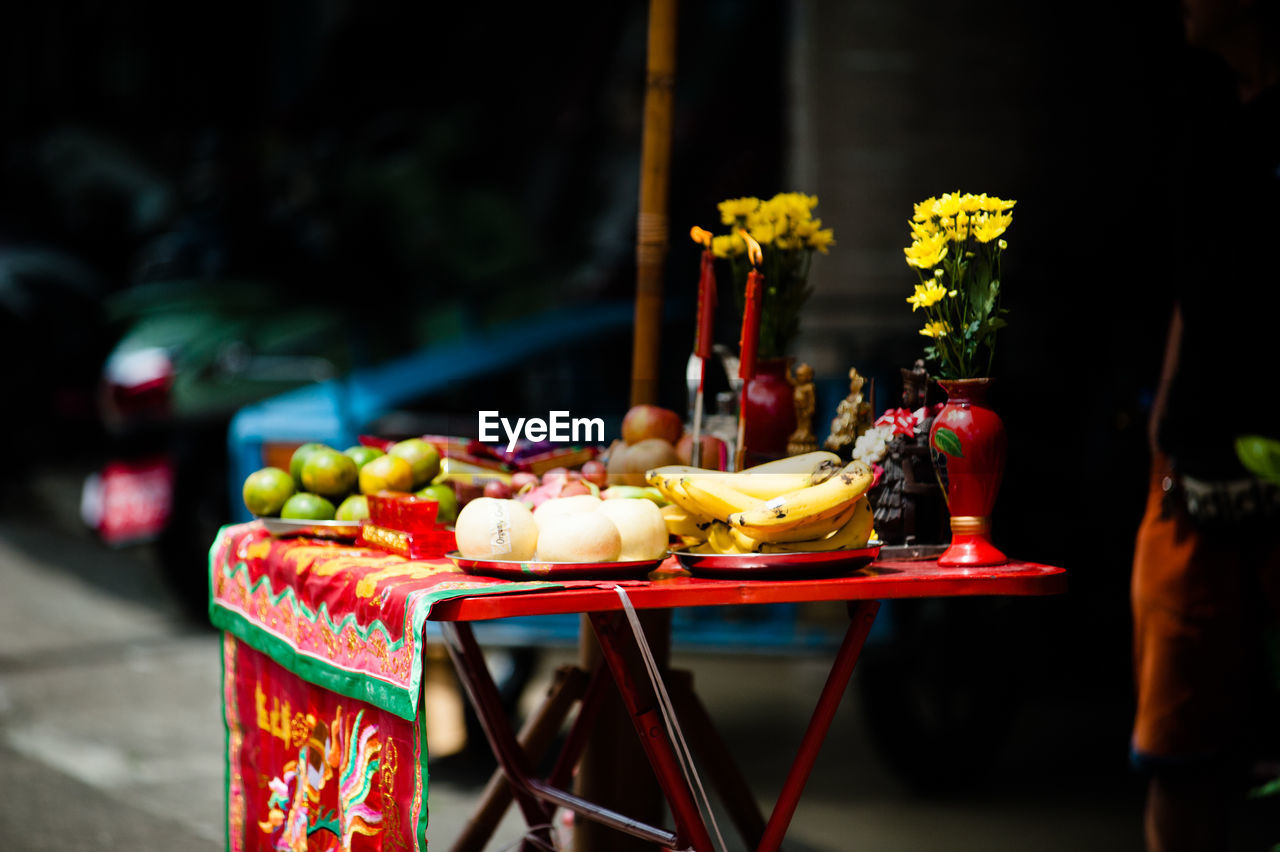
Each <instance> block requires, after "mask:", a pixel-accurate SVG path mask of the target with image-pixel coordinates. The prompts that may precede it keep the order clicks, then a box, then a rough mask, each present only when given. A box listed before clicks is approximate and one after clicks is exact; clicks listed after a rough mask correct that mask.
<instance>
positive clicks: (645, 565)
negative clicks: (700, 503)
mask: <svg viewBox="0 0 1280 852" xmlns="http://www.w3.org/2000/svg"><path fill="white" fill-rule="evenodd" d="M445 555H446V556H448V557H449V558H450V559H452V560H453V561H454V563H455V564H456V565H457V566H458V567H459V568H461V569H462V570H463V571H466V572H467V573H469V574H484V575H487V576H489V577H503V578H505V579H509V580H596V579H616V578H619V577H628V578H635V577H639V578H643V577H647V576H648V574H649V572H650V571H652V570H653V569H654V568H657V567H658V566H659V565H661V564H662V561H663V560H664V559H666V558H667V554H665V553H664V554H662V556H661V557H659V558H658V559H641V560H637V561H633V562H538V561H536V560H532V561H529V562H515V561H513V560H506V559H468V558H466V557H465V556H463V555H462V554H461V553H459V552H458V551H456V550H455V551H453V552H452V553H447V554H445Z"/></svg>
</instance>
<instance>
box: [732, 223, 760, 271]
mask: <svg viewBox="0 0 1280 852" xmlns="http://www.w3.org/2000/svg"><path fill="white" fill-rule="evenodd" d="M738 234H739V235H740V236H741V237H742V238H743V239H744V240H746V241H747V257H748V258H749V259H750V260H751V265H752V266H759V265H760V264H762V263H764V251H763V250H762V249H761V248H760V244H759V243H758V242H756V241H755V240H753V239H751V235H750V234H748V233H747V229H746V228H739V229H738Z"/></svg>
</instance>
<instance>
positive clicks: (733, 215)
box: [716, 197, 760, 225]
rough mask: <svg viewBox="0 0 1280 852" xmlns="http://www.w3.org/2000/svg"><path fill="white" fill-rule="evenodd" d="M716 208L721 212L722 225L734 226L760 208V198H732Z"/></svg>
mask: <svg viewBox="0 0 1280 852" xmlns="http://www.w3.org/2000/svg"><path fill="white" fill-rule="evenodd" d="M716 207H717V208H718V209H719V210H720V223H721V224H723V225H732V224H734V223H735V222H737V221H738V220H739V219H745V218H747V217H748V216H750V215H751V214H752V213H754V212H755V211H756V209H757V208H759V207H760V199H759V198H752V197H747V198H730V199H728V200H727V201H721V202H720V203H719V204H718V205H716Z"/></svg>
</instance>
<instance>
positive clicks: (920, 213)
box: [911, 197, 938, 222]
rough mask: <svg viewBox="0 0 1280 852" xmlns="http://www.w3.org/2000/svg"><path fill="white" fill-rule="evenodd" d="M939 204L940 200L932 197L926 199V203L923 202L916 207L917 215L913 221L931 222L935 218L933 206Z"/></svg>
mask: <svg viewBox="0 0 1280 852" xmlns="http://www.w3.org/2000/svg"><path fill="white" fill-rule="evenodd" d="M937 203H938V199H936V198H932V197H931V198H926V199H925V200H924V201H921V202H920V203H919V204H917V205H916V208H915V215H913V216H912V217H911V218H912V221H915V222H928V221H929V220H931V219H932V218H933V205H935V204H937Z"/></svg>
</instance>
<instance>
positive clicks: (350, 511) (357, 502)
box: [333, 494, 369, 521]
mask: <svg viewBox="0 0 1280 852" xmlns="http://www.w3.org/2000/svg"><path fill="white" fill-rule="evenodd" d="M367 517H369V498H368V497H365V496H364V495H363V494H352V495H351V496H350V497H348V498H347V499H345V500H343V501H342V505H341V506H339V507H338V511H336V512H334V514H333V519H334V520H335V521H363V520H364V519H365V518H367Z"/></svg>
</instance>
